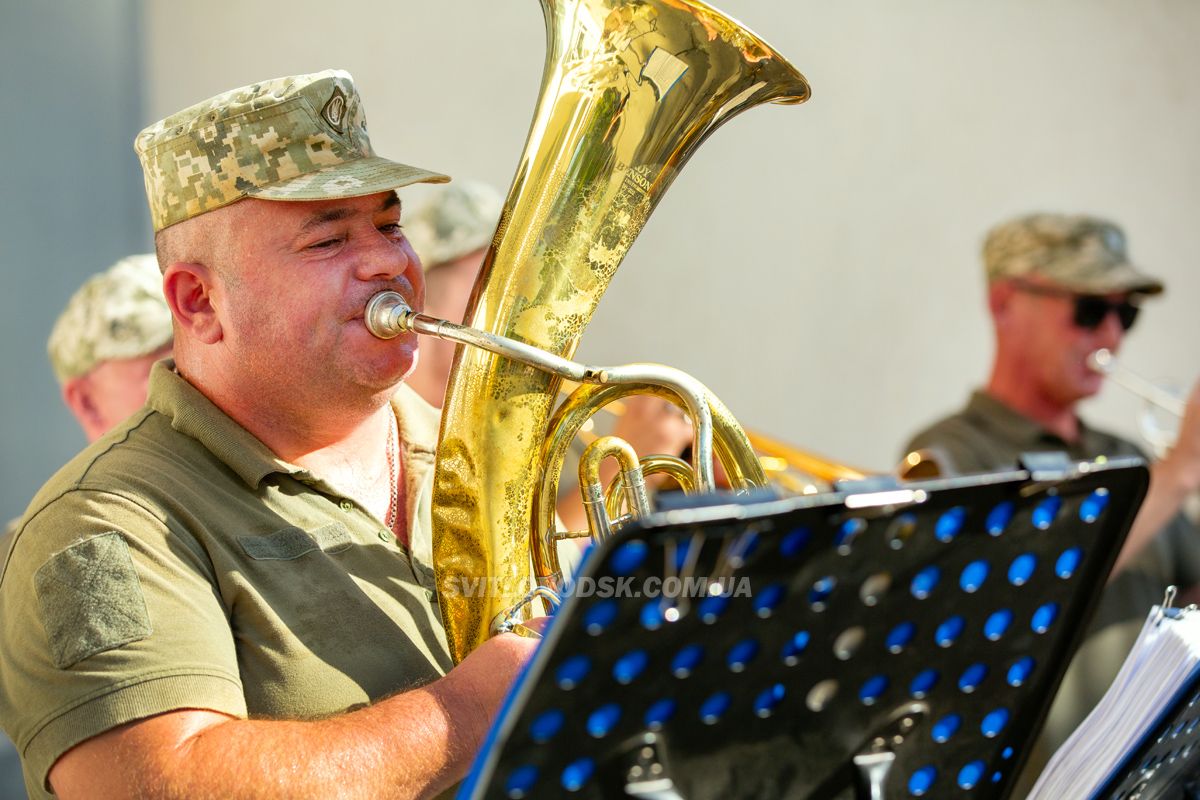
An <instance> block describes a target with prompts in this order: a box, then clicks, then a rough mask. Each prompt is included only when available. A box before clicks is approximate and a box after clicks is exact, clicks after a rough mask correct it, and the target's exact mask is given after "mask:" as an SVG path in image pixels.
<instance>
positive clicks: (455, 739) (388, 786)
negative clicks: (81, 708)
mask: <svg viewBox="0 0 1200 800" xmlns="http://www.w3.org/2000/svg"><path fill="white" fill-rule="evenodd" d="M537 644H538V640H536V639H529V638H524V637H521V636H515V635H513V634H501V635H499V636H495V637H493V638H491V639H489V640H488V641H486V642H484V643H483V644H482V645H481V646H480V647H479V648H477V649H476V650H475V651H474V652H472V653H471V654H470V655H469V656H467V658H466V659H464V660H463V662H462V663H461V664H459V665H458V666H457V667H455V668H454V669H453V670H451V671H450V672H449V673H447V675H446V676H445V677H444V678H442V679H440V680H437V681H434V682H433V683H431V684H429V685H427V686H424V687H422V688H420V689H413V690H411V691H407V692H404V693H402V694H398V695H394V696H392V697H389V698H387V699H384V700H381V701H379V702H377V703H375V704H373V705H371V706H368V707H366V708H362V709H359V710H357V711H353V712H350V713H347V714H341V715H338V716H335V717H330V718H328V719H321V720H312V721H300V720H244V719H235V718H233V717H230V716H228V715H226V714H218V713H215V712H212V711H204V710H193V709H187V710H181V711H171V712H168V713H165V714H159V715H157V716H154V717H149V718H147V719H143V720H139V721H137V722H132V723H129V724H128V725H122V726H120V727H117V728H113V729H111V730H109V731H107V732H105V733H102V734H100V735H99V736H94V737H92V738H91V739H88V740H86V741H84V742H83V743H81V744H79V745H76V746H75V747H74V748H72V749H71V750H68V751H67V752H66V753H65V754H64V755H63V756H62V757H60V758H59V759H58V761H56V762H55V764H54V766H53V767H52V768H51V770H50V784H51V786H53V788H54V792H55V794H56V795H58V796H59V797H61V798H64V800H74V798H91V797H105V798H126V797H129V798H132V797H137V798H164V799H165V798H193V797H222V798H239V799H241V798H263V799H264V800H266V798H276V797H326V798H341V797H344V798H375V797H378V798H417V797H432V796H434V795H436V794H438V793H439V792H442V791H444V790H445V789H447V788H449V787H450V786H452V785H453V784H454V783H455V782H456V781H459V780H461V779H462V777H463V775H465V774H466V771H467V767H468V766H469V765H470V763H471V760H472V759H473V758H474V757H475V753H476V752H477V751H478V749H479V746H480V744H481V743H482V741H483V738H484V736H485V735H486V733H487V729H488V727H489V726H490V725H491V723H492V721H493V720H494V719H495V717H496V714H497V712H498V711H499V708H500V703H501V702H502V701H503V699H504V697H505V695H506V693H507V692H508V689H509V686H510V685H511V684H512V682H513V679H514V678H515V677H516V676H517V674H518V673H519V672H520V670H521V668H522V667H523V666H524V665H525V662H526V661H528V659H529V657H530V655H532V653H533V651H534V649H536V647H537Z"/></svg>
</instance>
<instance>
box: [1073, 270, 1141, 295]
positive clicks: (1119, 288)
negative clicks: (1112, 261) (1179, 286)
mask: <svg viewBox="0 0 1200 800" xmlns="http://www.w3.org/2000/svg"><path fill="white" fill-rule="evenodd" d="M1073 284H1074V285H1071V286H1068V287H1067V288H1069V289H1071V290H1073V291H1076V292H1084V293H1086V294H1119V293H1123V292H1130V293H1133V294H1146V295H1151V294H1162V292H1163V289H1164V286H1163V282H1162V281H1160V280H1158V279H1157V278H1152V277H1150V276H1149V275H1147V274H1146V273H1144V272H1142V271H1141V270H1139V269H1138V268H1137V267H1135V266H1133V265H1132V264H1121V265H1120V266H1117V267H1114V268H1112V269H1109V270H1108V271H1106V272H1105V273H1104V275H1103V276H1097V277H1096V278H1094V279H1091V280H1083V281H1075V282H1073Z"/></svg>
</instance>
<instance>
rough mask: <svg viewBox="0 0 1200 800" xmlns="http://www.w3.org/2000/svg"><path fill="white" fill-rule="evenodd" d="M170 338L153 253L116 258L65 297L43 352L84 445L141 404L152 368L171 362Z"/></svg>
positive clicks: (101, 434) (160, 279) (167, 311)
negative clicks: (160, 361)
mask: <svg viewBox="0 0 1200 800" xmlns="http://www.w3.org/2000/svg"><path fill="white" fill-rule="evenodd" d="M171 337H172V332H171V310H170V309H169V308H167V301H166V299H165V298H164V297H163V293H162V274H161V273H160V272H159V270H158V260H157V259H156V258H155V257H154V255H153V254H145V255H136V256H129V257H128V258H123V259H121V260H120V261H118V262H117V263H116V264H113V265H112V266H111V267H109V268H108V269H107V270H105V271H104V272H102V273H100V274H99V275H95V276H93V277H92V278H89V279H88V280H87V281H86V282H85V283H84V284H83V286H81V287H79V290H78V291H77V292H75V294H74V295H72V296H71V299H70V300H69V301H68V302H67V306H66V308H64V309H63V312H62V314H60V315H59V317H58V319H57V320H56V321H55V323H54V329H53V330H52V331H51V332H50V340H49V342H48V343H47V351H48V353H49V356H50V366H51V367H53V368H54V376H55V377H56V378H57V379H58V385H59V387H60V389H61V390H62V396H63V402H64V403H66V405H67V408H69V409H70V410H71V414H72V415H74V417H75V419H76V420H78V421H79V426H80V427H81V428H83V432H84V435H85V436H87V440H88V441H89V442H94V441H96V440H97V439H99V438H100V437H101V436H103V435H104V434H105V433H108V431H109V430H110V429H111V428H112V427H113V426H115V425H116V424H117V423H119V422H121V421H122V420H124V419H125V418H126V417H128V416H129V415H130V414H132V413H133V412H134V411H137V410H138V409H139V408H141V407H142V405H143V404H144V403H145V402H146V386H147V383H148V382H149V380H150V368H151V367H152V366H153V365H154V362H156V361H158V360H159V359H162V358H167V357H168V356H170V355H171Z"/></svg>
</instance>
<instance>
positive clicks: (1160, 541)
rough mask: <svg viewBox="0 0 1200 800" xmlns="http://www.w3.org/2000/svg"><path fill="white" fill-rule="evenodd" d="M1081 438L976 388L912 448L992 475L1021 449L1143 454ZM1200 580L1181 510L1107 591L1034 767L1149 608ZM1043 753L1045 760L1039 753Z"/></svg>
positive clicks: (1096, 696) (1113, 669) (1087, 702)
mask: <svg viewBox="0 0 1200 800" xmlns="http://www.w3.org/2000/svg"><path fill="white" fill-rule="evenodd" d="M1079 433H1080V435H1079V439H1078V440H1076V441H1075V442H1071V443H1068V442H1066V441H1064V440H1063V439H1062V438H1060V437H1059V436H1057V435H1056V434H1054V433H1051V432H1050V431H1048V430H1046V429H1045V428H1043V427H1042V426H1041V425H1039V424H1038V423H1037V422H1034V421H1033V420H1031V419H1029V418H1028V417H1026V416H1024V415H1023V414H1020V413H1019V412H1017V411H1015V410H1013V409H1011V408H1009V407H1008V406H1006V405H1004V404H1003V403H1001V402H1000V401H998V400H996V399H995V398H993V397H992V396H990V395H988V394H987V393H985V392H982V391H977V392H975V393H974V394H973V395H972V396H971V399H970V401H969V402H968V403H967V405H966V407H965V408H964V409H963V410H962V411H960V412H958V413H957V414H953V415H951V416H949V417H946V418H945V419H943V420H941V421H939V422H937V423H935V424H934V425H932V426H931V427H929V428H927V429H926V430H924V431H922V432H921V433H919V434H917V435H916V436H915V437H914V438H913V440H912V442H911V443H910V444H909V448H908V450H907V451H906V452H911V451H912V450H915V449H921V448H924V449H929V450H932V451H934V452H935V453H936V454H937V455H938V456H939V457H941V458H945V459H946V461H947V462H948V463H947V467H948V468H949V471H952V472H958V473H972V472H992V471H995V470H1000V469H1008V468H1012V467H1015V466H1016V465H1017V461H1018V459H1019V457H1020V455H1021V453H1025V452H1047V451H1063V452H1066V453H1067V455H1068V456H1070V457H1071V458H1072V459H1075V460H1078V461H1084V460H1092V459H1094V458H1096V457H1098V456H1141V457H1145V456H1144V454H1143V453H1142V451H1141V450H1140V449H1138V447H1137V446H1136V445H1134V444H1133V443H1132V442H1129V441H1127V440H1125V439H1122V438H1120V437H1118V436H1114V435H1112V434H1110V433H1106V432H1104V431H1099V430H1096V429H1094V428H1090V427H1088V426H1087V425H1085V424H1083V423H1082V421H1081V422H1080V427H1079ZM1197 583H1200V537H1198V536H1197V531H1196V529H1195V527H1194V526H1193V525H1192V524H1191V523H1190V522H1189V521H1188V520H1187V518H1186V517H1184V516H1183V515H1182V514H1176V515H1175V517H1174V518H1173V519H1172V520H1171V522H1170V523H1168V525H1167V527H1166V528H1165V529H1164V530H1163V531H1161V532H1160V533H1159V534H1158V535H1157V536H1155V537H1154V539H1153V540H1152V541H1151V542H1150V543H1148V544H1147V545H1146V547H1145V548H1144V549H1143V550H1142V552H1141V553H1139V554H1138V556H1137V558H1135V559H1134V560H1133V561H1132V562H1131V563H1130V564H1129V565H1128V566H1127V567H1126V568H1125V569H1124V570H1122V571H1121V573H1120V574H1118V575H1116V576H1114V577H1113V579H1112V580H1111V581H1110V582H1109V584H1108V586H1107V587H1106V588H1105V590H1104V593H1103V594H1102V595H1101V598H1100V603H1099V605H1098V606H1097V609H1096V615H1095V618H1094V619H1093V621H1092V625H1091V628H1090V629H1089V632H1088V636H1087V638H1086V640H1085V641H1084V643H1083V645H1082V646H1081V647H1080V649H1079V651H1078V653H1077V654H1076V656H1075V658H1074V659H1073V660H1072V662H1071V666H1070V669H1069V670H1068V671H1067V675H1066V677H1065V678H1064V680H1063V683H1062V685H1061V687H1060V688H1059V691H1058V695H1057V696H1056V697H1055V700H1054V704H1053V706H1052V707H1051V712H1050V716H1049V717H1048V718H1047V720H1046V727H1045V729H1044V731H1043V737H1042V741H1041V742H1040V743H1039V748H1038V752H1037V753H1035V756H1034V758H1033V759H1032V760H1031V763H1030V768H1031V769H1036V768H1037V766H1038V762H1039V760H1040V759H1044V758H1048V757H1049V755H1050V754H1051V753H1053V751H1054V749H1057V748H1058V746H1059V745H1061V744H1062V743H1063V741H1065V740H1066V738H1067V736H1069V735H1070V734H1071V732H1072V731H1073V730H1074V729H1075V728H1076V726H1078V724H1079V723H1080V722H1082V721H1083V718H1084V717H1085V716H1087V713H1088V712H1089V711H1090V710H1091V709H1092V707H1093V706H1094V705H1095V704H1096V703H1097V701H1099V700H1100V698H1101V697H1102V696H1103V695H1104V692H1106V691H1107V690H1108V687H1109V685H1110V684H1111V683H1112V680H1113V678H1115V677H1116V675H1117V671H1118V670H1119V669H1120V666H1121V664H1122V663H1123V662H1124V660H1125V656H1126V655H1128V653H1129V650H1130V648H1132V647H1133V643H1134V641H1135V640H1136V639H1137V636H1138V632H1139V631H1141V628H1142V624H1143V622H1145V619H1146V614H1148V613H1149V611H1150V607H1151V606H1153V605H1155V604H1156V603H1161V602H1162V599H1163V593H1164V591H1165V590H1166V587H1167V586H1169V585H1171V584H1177V585H1180V586H1192V585H1195V584H1197ZM1039 757H1040V758H1039Z"/></svg>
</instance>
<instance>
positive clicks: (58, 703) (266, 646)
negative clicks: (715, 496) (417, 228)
mask: <svg viewBox="0 0 1200 800" xmlns="http://www.w3.org/2000/svg"><path fill="white" fill-rule="evenodd" d="M137 150H138V154H139V156H140V158H141V162H142V166H143V169H144V171H145V180H146V187H147V193H148V198H149V201H150V207H151V216H152V218H153V222H154V228H155V231H156V247H157V250H158V258H159V263H160V266H161V268H162V271H163V277H162V280H163V288H164V292H165V295H166V298H167V302H168V304H169V305H170V307H171V311H172V313H173V316H174V328H175V358H174V360H173V361H170V360H169V361H165V362H160V363H159V364H157V365H156V366H155V368H154V371H153V373H152V375H151V379H150V390H149V398H148V400H147V405H146V407H145V408H143V409H142V410H141V411H139V412H138V413H136V414H134V416H133V417H131V418H130V419H129V420H127V421H126V422H125V423H123V424H122V425H119V426H118V427H117V428H116V429H115V430H114V431H112V432H111V433H109V434H108V435H106V436H104V437H102V438H101V439H100V440H99V441H98V442H96V443H95V444H93V445H92V446H90V447H89V448H88V449H86V450H84V451H83V453H81V454H80V455H79V456H78V457H76V458H75V459H74V460H72V461H71V462H70V463H69V464H67V465H66V466H65V467H64V468H63V469H62V470H60V471H59V473H58V474H57V475H55V476H54V477H53V478H52V479H51V480H50V481H49V483H47V485H46V486H45V487H43V489H42V490H41V491H40V492H39V494H38V495H37V497H35V499H34V500H33V502H32V504H31V505H30V507H29V509H28V511H27V512H26V514H25V517H24V519H23V526H22V528H21V529H20V530H19V531H18V532H17V534H16V538H15V541H14V542H13V546H12V549H11V552H10V554H9V557H8V559H7V561H6V563H5V564H4V565H3V572H2V573H0V606H2V607H3V608H4V615H3V618H2V619H0V720H2V721H3V725H4V728H5V729H6V730H7V732H8V733H9V734H10V735H11V736H12V738H13V739H14V741H15V742H16V743H17V745H18V747H19V749H20V751H21V753H22V760H23V765H24V770H25V776H26V783H27V785H28V787H29V790H30V793H31V797H47V796H49V793H50V792H51V791H52V792H53V793H54V794H56V795H58V796H60V797H64V798H76V797H112V798H118V797H130V796H138V797H222V798H236V797H356V798H365V797H377V796H378V797H415V796H428V795H432V794H436V793H437V792H439V791H442V790H444V789H446V788H447V787H449V786H450V785H451V784H453V783H454V782H455V781H456V780H458V779H459V778H460V777H461V776H462V775H463V773H464V772H465V769H466V767H467V764H468V761H469V759H470V758H471V757H472V755H473V754H474V752H475V751H476V749H477V748H478V746H479V744H480V741H481V738H482V736H483V734H484V732H485V730H486V727H487V726H488V724H489V722H490V720H491V718H492V717H493V716H494V714H495V713H496V710H497V707H498V704H499V702H500V700H501V698H502V697H503V694H504V692H505V691H507V688H508V685H509V683H510V682H511V680H512V678H513V676H514V675H515V673H516V671H517V670H518V669H519V668H520V666H521V665H522V664H523V663H524V661H525V660H526V658H527V657H528V655H529V654H530V652H531V651H532V648H533V646H534V644H533V640H530V639H522V638H520V637H518V636H514V635H512V634H503V635H500V636H496V637H493V638H492V639H490V640H488V641H487V642H486V643H484V644H483V645H482V646H480V647H479V648H478V649H476V650H475V651H474V652H472V653H471V655H469V656H468V657H467V658H466V659H465V660H463V662H462V663H461V664H459V665H458V666H457V667H454V668H451V666H452V665H451V661H450V658H449V656H448V653H447V649H446V643H445V637H444V633H443V630H442V626H441V621H440V618H439V612H438V607H437V603H436V601H435V599H434V597H435V595H434V592H433V588H434V586H433V577H432V569H431V567H430V531H429V502H430V501H429V486H428V482H427V480H426V479H427V478H428V477H429V476H430V474H431V472H432V466H433V452H434V446H435V441H436V435H437V416H436V412H434V410H433V409H431V408H430V407H429V406H428V405H427V404H426V403H424V402H423V401H421V400H420V399H419V398H418V397H417V396H416V395H415V393H413V392H412V391H411V390H410V389H408V388H407V387H405V386H404V385H402V383H401V382H402V381H403V379H404V377H405V376H406V375H407V374H408V372H409V370H410V369H411V367H412V363H413V359H414V351H415V348H416V342H415V339H414V338H413V337H412V336H411V335H408V336H401V337H398V338H396V339H393V340H390V341H383V340H380V339H377V338H376V337H374V336H372V335H371V334H370V333H369V332H368V331H367V330H366V328H365V326H364V324H363V319H362V317H363V310H364V306H365V304H366V302H367V300H368V298H370V297H371V296H372V295H374V294H375V293H377V292H379V291H381V290H384V289H392V290H395V291H397V292H399V293H400V294H401V295H403V296H404V297H405V299H406V300H408V301H409V302H410V303H412V304H413V305H414V307H416V308H418V309H419V308H420V307H421V302H422V293H423V281H422V276H421V270H420V266H419V264H418V262H417V258H416V256H415V255H414V254H413V251H412V249H411V247H410V246H409V244H408V242H407V240H406V239H405V237H404V235H403V233H402V231H401V227H400V218H401V213H400V211H401V208H400V201H399V199H398V197H397V196H396V193H395V189H397V188H399V187H402V186H406V185H409V184H412V183H416V182H441V181H444V180H446V178H444V177H443V176H441V175H438V174H436V173H433V172H429V171H426V170H422V169H418V168H415V167H410V166H406V165H403V164H399V163H396V162H392V161H388V160H386V159H383V158H380V157H378V156H375V155H374V153H373V151H372V149H371V146H370V143H369V141H368V139H367V134H366V124H365V118H364V116H363V109H362V105H361V102H360V99H359V96H358V94H357V92H356V90H355V87H354V85H353V83H352V81H351V79H350V76H349V75H347V74H346V73H343V72H336V71H329V72H323V73H318V74H315V75H305V76H297V77H291V78H284V79H279V80H273V81H266V82H263V83H258V84H254V85H252V86H248V87H244V88H242V89H237V90H234V91H232V92H227V93H225V94H222V95H219V96H217V97H214V98H212V99H210V100H208V101H205V102H203V103H200V104H199V105H196V106H193V107H191V108H189V109H187V110H185V111H182V112H179V113H178V114H175V115H173V116H171V117H168V118H167V119H165V120H163V121H162V122H160V123H158V124H156V125H153V126H151V127H149V128H147V129H146V130H145V131H143V132H142V133H141V134H140V135H139V137H138V140H137Z"/></svg>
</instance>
